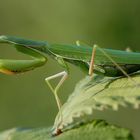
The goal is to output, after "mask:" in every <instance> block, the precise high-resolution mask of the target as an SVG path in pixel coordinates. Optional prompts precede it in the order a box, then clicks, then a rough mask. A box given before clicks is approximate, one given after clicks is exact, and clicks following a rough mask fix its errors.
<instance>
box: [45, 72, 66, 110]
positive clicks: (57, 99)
mask: <svg viewBox="0 0 140 140" xmlns="http://www.w3.org/2000/svg"><path fill="white" fill-rule="evenodd" d="M58 77H61V79H60V81H59V83H58V84H57V86H56V87H55V88H53V87H52V85H51V83H50V80H52V79H55V78H58ZM67 77H68V73H67V72H66V71H63V72H60V73H57V74H55V75H52V76H49V77H47V78H46V79H45V81H46V83H47V85H48V86H49V88H50V89H51V91H52V92H53V94H54V96H55V99H56V102H57V106H58V109H59V111H60V109H61V105H62V104H61V102H60V99H59V97H58V90H59V88H60V87H61V86H62V84H63V83H64V81H65V80H66V78H67Z"/></svg>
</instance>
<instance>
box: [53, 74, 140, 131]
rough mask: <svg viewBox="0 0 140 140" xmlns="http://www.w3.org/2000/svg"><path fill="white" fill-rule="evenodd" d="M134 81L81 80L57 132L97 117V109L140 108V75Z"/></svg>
mask: <svg viewBox="0 0 140 140" xmlns="http://www.w3.org/2000/svg"><path fill="white" fill-rule="evenodd" d="M132 78H133V80H132V79H128V78H109V77H103V76H94V78H91V77H89V76H87V77H86V78H84V79H83V80H82V81H80V82H79V83H78V84H77V86H76V88H75V90H74V92H73V93H72V95H71V96H70V97H69V99H68V100H67V102H66V103H65V104H64V105H63V107H62V109H61V113H62V120H61V117H60V113H58V115H57V117H56V119H55V123H54V129H55V128H59V129H61V130H63V131H64V130H67V129H70V128H72V127H75V126H77V125H78V124H79V123H81V122H83V123H86V122H88V121H91V120H93V119H95V118H93V115H94V110H105V109H113V110H117V109H118V108H119V106H123V107H134V108H138V107H139V104H140V84H139V81H140V76H139V75H137V74H135V75H133V76H132Z"/></svg>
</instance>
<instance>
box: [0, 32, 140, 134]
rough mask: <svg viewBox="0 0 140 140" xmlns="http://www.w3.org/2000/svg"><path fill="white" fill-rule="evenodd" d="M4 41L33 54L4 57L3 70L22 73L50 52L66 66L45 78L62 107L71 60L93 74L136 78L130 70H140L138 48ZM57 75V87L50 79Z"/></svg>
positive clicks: (9, 38)
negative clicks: (24, 57) (21, 57)
mask: <svg viewBox="0 0 140 140" xmlns="http://www.w3.org/2000/svg"><path fill="white" fill-rule="evenodd" d="M0 43H1V44H3V43H7V44H11V45H12V46H13V47H15V48H16V50H17V51H19V52H21V53H24V54H27V55H29V56H31V58H32V59H30V60H11V59H0V72H2V73H4V74H18V73H23V72H26V71H30V70H33V69H34V68H37V67H40V66H42V65H44V64H45V63H46V62H47V57H48V56H50V57H52V58H53V59H55V60H56V61H57V62H58V64H59V65H61V66H62V67H63V68H64V69H65V70H64V71H63V72H60V73H57V74H55V75H52V76H49V77H47V78H46V79H45V81H46V83H47V85H48V86H49V88H50V89H51V91H52V93H53V94H54V96H55V99H56V102H57V106H58V109H59V110H60V109H61V102H60V99H59V97H58V95H57V94H58V90H59V89H60V87H61V86H62V85H63V83H64V81H65V80H66V79H67V77H68V74H69V72H70V71H69V66H68V64H67V63H71V64H73V65H75V66H78V67H80V68H81V70H83V71H84V72H85V73H86V74H87V75H90V76H91V77H92V76H93V73H96V74H99V75H104V76H109V77H118V76H123V75H125V76H127V77H128V78H129V79H131V80H132V78H131V77H130V76H129V74H131V73H134V72H137V71H138V70H140V53H137V52H128V51H120V50H113V49H103V48H100V47H99V46H97V45H93V47H91V46H88V45H85V44H82V43H81V44H80V43H79V42H77V44H76V45H64V44H51V43H48V42H46V41H33V40H28V39H23V38H19V37H13V36H4V35H2V36H0ZM57 77H61V79H60V81H59V82H58V84H57V85H56V87H53V86H52V85H51V83H50V81H51V80H53V79H55V78H57ZM133 82H135V81H133ZM59 133H61V131H60V130H57V132H56V134H59Z"/></svg>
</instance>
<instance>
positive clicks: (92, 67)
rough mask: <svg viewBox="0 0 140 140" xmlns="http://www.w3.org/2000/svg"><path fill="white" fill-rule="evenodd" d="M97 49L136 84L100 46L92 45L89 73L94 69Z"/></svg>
mask: <svg viewBox="0 0 140 140" xmlns="http://www.w3.org/2000/svg"><path fill="white" fill-rule="evenodd" d="M97 49H98V50H99V51H100V52H102V53H103V54H104V55H105V56H106V57H107V58H108V59H109V60H110V61H111V62H112V63H113V64H114V65H115V66H116V67H117V68H118V69H119V70H120V71H121V72H122V73H123V74H124V75H125V76H126V77H128V79H130V80H131V81H132V82H133V83H134V84H136V85H137V83H136V81H134V80H133V79H132V78H131V77H130V76H129V75H128V73H127V72H126V71H125V70H124V69H123V68H122V67H121V66H120V65H119V64H118V63H116V62H115V61H114V60H113V59H112V58H111V57H110V56H109V55H108V54H107V53H106V52H105V51H104V50H103V49H102V48H100V47H98V46H97V45H94V46H93V51H92V56H91V62H90V67H89V75H91V76H92V74H93V70H94V58H95V55H96V50H97Z"/></svg>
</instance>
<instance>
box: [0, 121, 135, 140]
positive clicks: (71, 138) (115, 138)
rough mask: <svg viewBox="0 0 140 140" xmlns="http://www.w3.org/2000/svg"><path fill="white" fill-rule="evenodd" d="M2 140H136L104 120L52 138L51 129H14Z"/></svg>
mask: <svg viewBox="0 0 140 140" xmlns="http://www.w3.org/2000/svg"><path fill="white" fill-rule="evenodd" d="M0 140H134V139H133V136H132V134H131V133H130V131H129V130H128V129H125V128H120V127H117V126H114V125H109V124H107V123H106V122H105V121H102V120H94V121H92V122H90V123H88V124H84V125H80V127H78V128H75V129H72V130H69V131H66V132H65V133H62V134H61V135H59V136H56V137H51V136H50V129H49V128H40V129H39V128H34V129H25V130H24V129H12V130H8V131H5V132H3V133H1V134H0Z"/></svg>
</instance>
